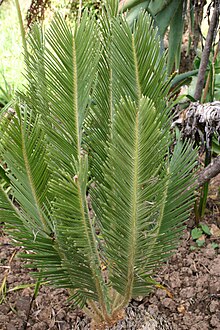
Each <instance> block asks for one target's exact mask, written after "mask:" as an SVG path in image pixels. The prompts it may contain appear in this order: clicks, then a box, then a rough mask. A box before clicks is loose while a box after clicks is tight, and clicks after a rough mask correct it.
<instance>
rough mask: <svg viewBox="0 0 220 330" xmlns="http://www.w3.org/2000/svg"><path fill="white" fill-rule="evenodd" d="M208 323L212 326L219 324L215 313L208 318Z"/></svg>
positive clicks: (219, 321)
mask: <svg viewBox="0 0 220 330" xmlns="http://www.w3.org/2000/svg"><path fill="white" fill-rule="evenodd" d="M210 324H211V325H212V326H213V327H218V326H219V324H220V319H219V318H218V317H217V316H216V315H213V316H212V318H211V320H210Z"/></svg>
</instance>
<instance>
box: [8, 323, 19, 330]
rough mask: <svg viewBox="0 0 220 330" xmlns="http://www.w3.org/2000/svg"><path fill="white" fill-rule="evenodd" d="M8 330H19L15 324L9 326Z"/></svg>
mask: <svg viewBox="0 0 220 330" xmlns="http://www.w3.org/2000/svg"><path fill="white" fill-rule="evenodd" d="M7 330H17V328H16V327H15V326H14V325H13V324H10V323H9V324H7Z"/></svg>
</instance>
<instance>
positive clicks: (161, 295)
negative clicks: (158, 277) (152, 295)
mask: <svg viewBox="0 0 220 330" xmlns="http://www.w3.org/2000/svg"><path fill="white" fill-rule="evenodd" d="M166 295H167V293H166V290H163V289H157V291H156V296H157V297H158V298H160V299H163V298H165V297H166Z"/></svg>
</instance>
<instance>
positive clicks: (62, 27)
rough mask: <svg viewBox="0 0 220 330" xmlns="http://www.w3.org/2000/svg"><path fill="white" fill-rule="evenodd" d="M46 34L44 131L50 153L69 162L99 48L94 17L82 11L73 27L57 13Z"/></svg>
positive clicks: (74, 151) (77, 150) (75, 150)
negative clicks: (46, 102)
mask: <svg viewBox="0 0 220 330" xmlns="http://www.w3.org/2000/svg"><path fill="white" fill-rule="evenodd" d="M45 38H46V42H47V46H46V50H45V59H44V65H45V72H46V77H47V86H48V93H47V98H48V102H49V103H50V116H49V117H48V118H47V122H48V123H49V125H47V126H46V127H47V134H48V136H49V138H50V142H51V143H52V144H53V146H54V150H53V152H54V155H52V157H54V158H55V159H56V160H57V159H58V160H59V159H60V161H62V162H65V163H66V164H68V163H70V162H71V158H72V156H73V157H75V158H76V159H77V158H78V156H79V154H80V150H81V138H82V124H83V121H84V119H85V116H86V112H87V107H88V106H89V104H90V102H91V101H90V93H91V89H92V87H94V82H95V78H96V71H97V64H98V60H99V56H100V51H99V40H98V32H97V27H96V22H95V19H93V18H91V17H88V15H87V14H85V15H83V17H82V20H81V23H80V25H79V26H78V25H76V26H75V29H74V31H72V30H71V29H70V28H69V27H68V25H67V23H66V22H65V21H64V19H63V18H61V17H60V16H59V15H57V16H56V18H55V20H54V21H53V23H52V24H51V27H50V29H49V31H48V32H47V34H46V37H45ZM64 151H65V152H64ZM58 162H59V161H58Z"/></svg>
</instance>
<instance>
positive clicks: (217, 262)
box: [210, 256, 220, 276]
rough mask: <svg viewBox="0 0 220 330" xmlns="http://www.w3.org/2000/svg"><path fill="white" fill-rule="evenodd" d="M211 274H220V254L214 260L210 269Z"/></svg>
mask: <svg viewBox="0 0 220 330" xmlns="http://www.w3.org/2000/svg"><path fill="white" fill-rule="evenodd" d="M210 274H211V275H215V276H220V256H218V257H217V258H215V259H214V260H213V263H212V266H211V269H210Z"/></svg>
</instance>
